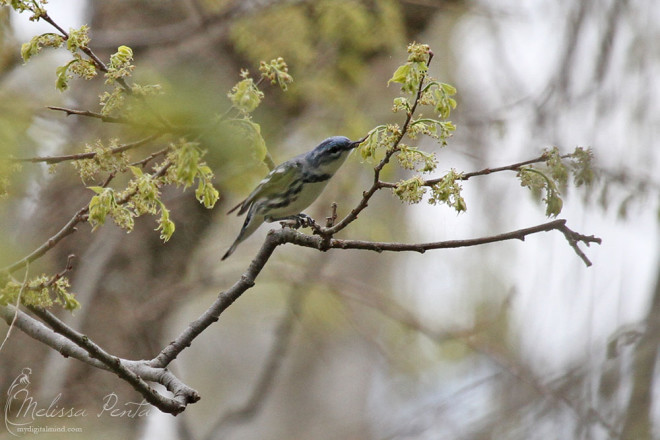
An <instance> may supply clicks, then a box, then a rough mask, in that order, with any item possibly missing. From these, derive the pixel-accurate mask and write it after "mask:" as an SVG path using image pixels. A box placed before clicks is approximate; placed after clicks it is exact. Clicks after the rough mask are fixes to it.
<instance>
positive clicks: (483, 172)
mask: <svg viewBox="0 0 660 440" xmlns="http://www.w3.org/2000/svg"><path fill="white" fill-rule="evenodd" d="M560 157H561V158H562V159H566V158H568V157H573V156H572V155H571V154H564V155H561V156H560ZM547 159H548V158H547V156H546V155H545V154H542V155H541V156H539V157H535V158H534V159H529V160H525V161H522V162H517V163H513V164H511V165H505V166H501V167H495V168H484V169H482V170H479V171H472V172H469V173H463V174H462V175H461V176H460V177H458V180H463V181H465V180H469V179H471V178H472V177H477V176H487V175H489V174H494V173H499V172H502V171H516V172H517V171H520V169H521V168H522V167H524V166H526V165H532V164H535V163H540V162H545V161H546V160H547ZM442 179H443V178H442V177H438V178H435V179H428V180H424V181H423V182H422V186H433V185H435V184H437V183H439V182H441V181H442ZM379 185H380V187H381V188H396V187H397V186H398V185H397V184H396V183H393V182H384V181H381V182H379Z"/></svg>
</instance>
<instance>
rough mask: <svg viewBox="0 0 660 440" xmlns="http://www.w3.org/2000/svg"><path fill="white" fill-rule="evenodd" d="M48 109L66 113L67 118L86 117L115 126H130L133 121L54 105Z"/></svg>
mask: <svg viewBox="0 0 660 440" xmlns="http://www.w3.org/2000/svg"><path fill="white" fill-rule="evenodd" d="M46 108H48V109H50V110H55V111H58V112H64V113H66V115H67V116H71V115H76V116H86V117H89V118H94V119H100V120H101V121H103V122H110V123H113V124H129V123H131V121H129V120H128V119H126V118H120V117H116V116H108V115H104V114H101V113H96V112H92V111H89V110H76V109H72V108H66V107H57V106H53V105H49V106H47V107H46Z"/></svg>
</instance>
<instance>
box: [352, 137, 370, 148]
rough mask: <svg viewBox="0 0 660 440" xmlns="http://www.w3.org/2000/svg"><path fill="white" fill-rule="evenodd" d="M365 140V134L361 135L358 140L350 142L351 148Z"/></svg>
mask: <svg viewBox="0 0 660 440" xmlns="http://www.w3.org/2000/svg"><path fill="white" fill-rule="evenodd" d="M366 140H367V136H365V137H363V138H362V139H358V140H357V141H355V142H352V143H351V148H355V147H357V146H358V145H360V144H361V143H362V142H364V141H366Z"/></svg>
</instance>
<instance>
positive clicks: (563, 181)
mask: <svg viewBox="0 0 660 440" xmlns="http://www.w3.org/2000/svg"><path fill="white" fill-rule="evenodd" d="M543 157H544V158H545V162H544V163H543V165H542V166H534V165H527V166H524V167H521V168H520V170H519V171H518V177H519V178H520V185H521V186H524V187H527V188H529V189H530V191H531V192H532V194H533V195H534V197H536V198H537V199H539V200H541V201H542V202H543V203H544V204H545V207H546V209H545V214H546V215H547V216H548V217H556V216H557V215H559V213H561V210H562V207H563V205H564V202H563V200H562V197H561V193H562V191H565V190H566V188H567V186H568V179H569V177H570V175H571V174H572V175H573V182H574V184H575V186H581V185H591V183H593V180H594V172H593V168H592V165H591V160H592V153H591V150H590V149H583V148H581V147H578V148H576V149H575V151H574V152H573V153H571V154H568V155H564V156H562V155H561V154H560V153H559V149H558V148H557V147H553V148H550V149H546V150H545V151H544V153H543Z"/></svg>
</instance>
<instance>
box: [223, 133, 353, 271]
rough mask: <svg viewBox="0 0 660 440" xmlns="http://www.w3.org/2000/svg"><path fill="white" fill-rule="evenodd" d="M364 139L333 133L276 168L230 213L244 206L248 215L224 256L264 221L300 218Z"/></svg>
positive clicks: (243, 210) (241, 210)
mask: <svg viewBox="0 0 660 440" xmlns="http://www.w3.org/2000/svg"><path fill="white" fill-rule="evenodd" d="M363 140H364V139H361V140H359V141H354V142H353V141H351V140H350V139H348V138H347V137H344V136H333V137H331V138H328V139H326V140H324V141H323V142H321V143H320V144H319V145H318V146H317V147H316V148H314V149H313V150H312V151H310V152H308V153H304V154H301V155H299V156H296V157H294V158H293V159H290V160H287V161H286V162H284V163H282V164H281V165H278V166H277V167H275V168H273V170H272V171H271V172H270V173H269V174H268V175H267V176H266V177H265V178H264V179H263V180H262V181H261V182H259V185H257V187H256V188H255V189H254V191H252V193H251V194H250V195H249V196H248V197H247V198H246V199H245V200H243V201H242V202H241V203H239V204H238V205H236V206H235V207H234V208H232V209H231V210H229V212H228V213H227V214H231V213H232V212H234V211H235V210H237V209H239V208H240V209H239V211H238V215H241V214H243V213H245V212H246V211H247V217H246V218H245V222H244V223H243V227H242V228H241V232H239V234H238V237H236V240H235V241H234V243H233V244H232V245H231V247H230V248H229V250H228V251H227V253H226V254H225V255H224V256H223V257H222V259H223V260H224V259H225V258H227V257H229V256H230V255H231V254H232V253H233V252H234V250H236V247H237V246H238V245H239V244H240V243H241V242H242V241H243V240H245V239H246V238H248V237H249V236H250V235H251V234H252V233H253V232H254V231H256V230H257V228H258V227H259V226H261V224H262V223H263V222H273V221H278V220H285V219H295V218H298V217H299V216H300V214H301V212H302V210H303V209H305V208H307V207H308V206H309V205H311V204H312V202H314V200H316V199H317V198H318V196H319V195H321V192H323V189H324V188H325V186H326V185H327V183H328V181H329V180H330V178H331V177H332V176H333V175H334V174H335V172H336V171H337V170H338V169H339V167H340V166H341V165H342V164H343V163H344V161H345V160H346V157H347V156H348V153H350V152H351V150H352V149H353V148H355V147H357V146H358V145H359V144H360V143H361V142H362V141H363Z"/></svg>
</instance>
